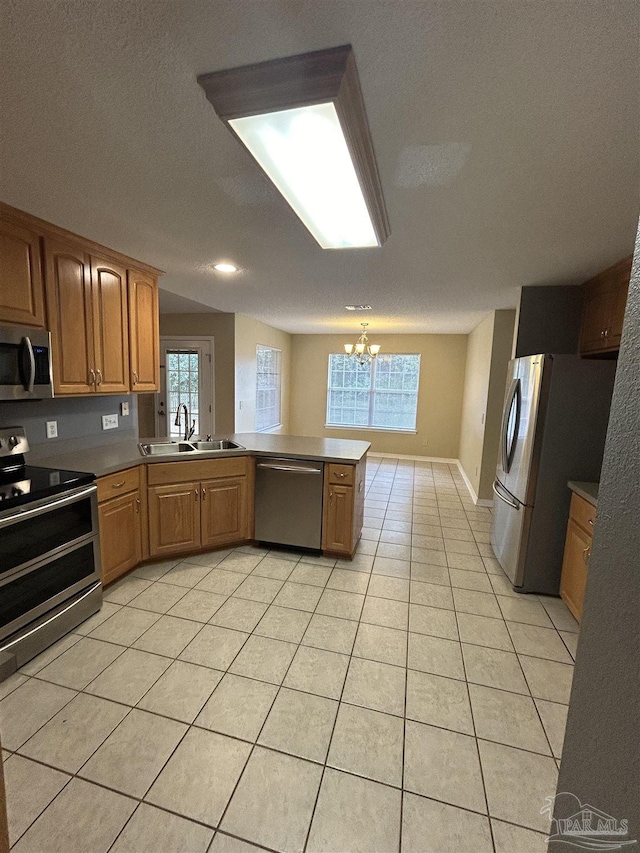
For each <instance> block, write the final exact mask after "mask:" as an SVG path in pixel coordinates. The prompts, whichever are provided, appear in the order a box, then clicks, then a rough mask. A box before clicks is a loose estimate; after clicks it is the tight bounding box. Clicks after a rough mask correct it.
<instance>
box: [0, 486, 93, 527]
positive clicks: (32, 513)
mask: <svg viewBox="0 0 640 853" xmlns="http://www.w3.org/2000/svg"><path fill="white" fill-rule="evenodd" d="M96 491H97V489H96V487H95V486H88V487H87V488H86V489H82V491H80V492H74V493H73V494H72V495H65V497H63V498H59V499H58V500H56V501H50V502H49V503H47V504H45V505H44V506H39V507H36V508H35V509H24V510H22V511H18V512H16V513H14V514H13V515H9V516H7V517H6V518H1V519H0V529H2V528H3V527H9V525H11V524H17V523H18V522H19V521H26V520H27V519H29V518H37V516H39V515H44V514H45V513H47V512H51V510H53V509H60V508H61V507H63V506H67V505H68V504H72V503H75V502H76V501H80V500H82V499H83V498H88V497H90V496H91V495H93V494H94V493H95V492H96Z"/></svg>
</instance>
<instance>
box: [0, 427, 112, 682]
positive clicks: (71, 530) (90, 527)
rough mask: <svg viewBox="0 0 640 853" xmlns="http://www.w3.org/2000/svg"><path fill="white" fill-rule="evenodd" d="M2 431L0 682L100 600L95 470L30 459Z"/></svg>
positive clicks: (23, 441)
mask: <svg viewBox="0 0 640 853" xmlns="http://www.w3.org/2000/svg"><path fill="white" fill-rule="evenodd" d="M28 450H29V445H28V442H27V438H26V436H25V433H24V430H23V429H22V428H21V427H11V428H8V429H0V681H1V680H2V679H3V678H6V677H7V676H8V675H10V674H11V672H13V671H14V670H15V669H17V668H18V667H20V666H22V665H23V664H24V663H26V662H27V661H28V660H30V659H31V658H33V657H35V655H37V654H39V653H40V652H41V651H42V650H43V649H45V648H47V646H50V645H51V644H52V643H53V642H55V641H56V640H57V639H59V638H60V637H62V636H63V635H64V634H66V633H67V632H69V631H71V630H72V629H73V628H75V627H76V625H79V624H80V623H81V622H83V621H84V620H85V619H87V618H88V617H89V616H91V614H93V613H95V612H97V611H98V610H99V609H100V607H101V604H102V583H101V581H100V549H99V540H98V502H97V489H96V486H95V484H94V482H93V480H94V479H95V477H94V476H93V474H81V473H78V472H75V471H62V470H58V469H54V468H40V467H36V466H33V465H27V464H26V462H25V456H24V455H25V453H27V452H28Z"/></svg>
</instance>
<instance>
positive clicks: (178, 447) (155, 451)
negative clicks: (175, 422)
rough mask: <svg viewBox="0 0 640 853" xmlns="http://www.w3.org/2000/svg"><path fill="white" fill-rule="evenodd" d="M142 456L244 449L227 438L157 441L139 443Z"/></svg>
mask: <svg viewBox="0 0 640 853" xmlns="http://www.w3.org/2000/svg"><path fill="white" fill-rule="evenodd" d="M138 447H139V448H140V453H141V454H142V455H143V456H172V455H174V454H176V453H211V452H215V451H216V450H244V449H245V448H244V447H243V446H242V445H241V444H237V443H236V442H235V441H230V439H228V438H219V439H216V440H215V441H159V442H157V443H155V442H150V443H149V444H139V445H138Z"/></svg>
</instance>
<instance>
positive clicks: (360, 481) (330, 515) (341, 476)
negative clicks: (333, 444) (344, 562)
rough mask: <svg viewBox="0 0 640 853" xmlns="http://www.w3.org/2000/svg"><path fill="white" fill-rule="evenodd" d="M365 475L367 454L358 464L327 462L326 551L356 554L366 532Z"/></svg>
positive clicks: (325, 482) (324, 525) (325, 474)
mask: <svg viewBox="0 0 640 853" xmlns="http://www.w3.org/2000/svg"><path fill="white" fill-rule="evenodd" d="M365 475H366V457H364V458H363V459H362V460H361V461H360V462H359V463H358V464H357V465H343V464H340V465H338V464H335V463H329V464H327V465H325V472H324V502H323V519H322V550H323V551H326V552H328V553H330V554H339V555H340V556H345V557H352V556H353V554H354V552H355V550H356V546H357V544H358V542H359V540H360V536H361V534H362V520H363V515H364V484H365ZM347 484H351V485H347Z"/></svg>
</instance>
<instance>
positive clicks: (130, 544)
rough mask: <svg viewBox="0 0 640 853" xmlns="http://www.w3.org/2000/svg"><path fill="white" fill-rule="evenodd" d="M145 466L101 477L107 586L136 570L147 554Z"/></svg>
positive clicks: (100, 518) (102, 551) (102, 544)
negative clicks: (126, 573) (144, 497)
mask: <svg viewBox="0 0 640 853" xmlns="http://www.w3.org/2000/svg"><path fill="white" fill-rule="evenodd" d="M145 482H146V472H145V469H144V466H142V467H140V466H137V467H135V468H128V469H126V470H125V471H118V472H117V473H115V474H108V475H106V476H105V477H99V478H98V480H97V482H96V485H97V487H98V524H99V527H100V559H101V563H102V583H103V585H104V586H106V585H107V584H110V583H112V582H113V581H115V580H117V579H118V578H119V577H120V576H121V575H123V574H125V572H128V571H129V570H130V569H133V568H134V567H135V566H137V565H138V563H139V562H140V561H141V560H143V559H144V558H145V557H146V556H147V549H146V530H147V525H146V505H145V503H144V502H143V500H142V495H143V494H144V492H143V488H144V484H145Z"/></svg>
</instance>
